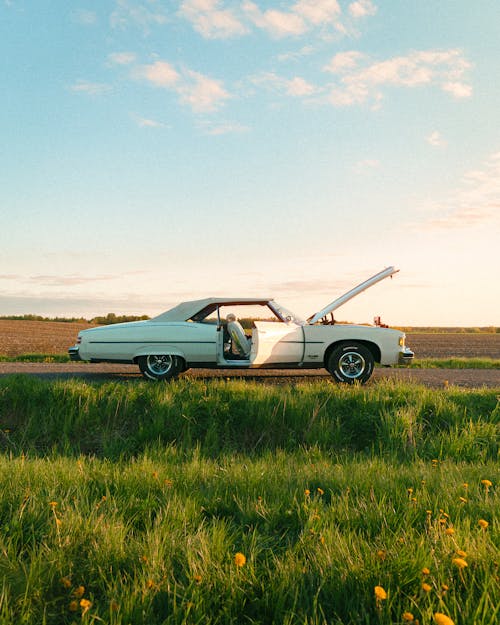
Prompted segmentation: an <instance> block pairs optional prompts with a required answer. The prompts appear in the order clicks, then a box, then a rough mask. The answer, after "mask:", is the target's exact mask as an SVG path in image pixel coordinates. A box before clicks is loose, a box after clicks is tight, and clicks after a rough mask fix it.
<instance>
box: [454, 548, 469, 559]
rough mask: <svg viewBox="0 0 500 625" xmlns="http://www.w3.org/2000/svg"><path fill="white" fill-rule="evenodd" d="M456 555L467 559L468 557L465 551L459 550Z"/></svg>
mask: <svg viewBox="0 0 500 625" xmlns="http://www.w3.org/2000/svg"><path fill="white" fill-rule="evenodd" d="M456 554H457V556H460V557H461V558H466V557H467V552H466V551H464V550H463V549H457V551H456Z"/></svg>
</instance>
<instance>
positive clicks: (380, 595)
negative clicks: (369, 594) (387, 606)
mask: <svg viewBox="0 0 500 625" xmlns="http://www.w3.org/2000/svg"><path fill="white" fill-rule="evenodd" d="M374 591H375V597H376V599H377V600H378V601H384V600H385V599H387V593H386V592H385V590H384V589H383V588H382V586H375V588H374Z"/></svg>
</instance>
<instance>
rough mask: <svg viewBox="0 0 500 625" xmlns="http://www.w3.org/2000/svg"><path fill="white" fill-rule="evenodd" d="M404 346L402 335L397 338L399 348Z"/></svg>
mask: <svg viewBox="0 0 500 625" xmlns="http://www.w3.org/2000/svg"><path fill="white" fill-rule="evenodd" d="M404 346H405V336H404V334H403V336H400V337H399V347H404Z"/></svg>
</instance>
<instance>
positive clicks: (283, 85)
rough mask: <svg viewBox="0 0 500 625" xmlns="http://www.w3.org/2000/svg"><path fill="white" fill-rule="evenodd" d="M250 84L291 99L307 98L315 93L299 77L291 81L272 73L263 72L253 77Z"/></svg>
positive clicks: (313, 88)
mask: <svg viewBox="0 0 500 625" xmlns="http://www.w3.org/2000/svg"><path fill="white" fill-rule="evenodd" d="M250 80H251V82H252V83H253V84H254V85H258V86H260V85H262V86H265V87H267V88H268V89H270V90H272V91H275V92H278V93H283V94H285V95H288V96H293V97H307V96H310V95H313V94H314V93H316V92H317V88H316V87H315V86H314V85H311V84H310V83H309V82H307V80H305V79H304V78H301V77H300V76H295V77H294V78H292V79H287V78H283V77H282V76H278V75H277V74H275V73H273V72H265V73H262V74H259V75H257V76H253V77H252V78H251V79H250Z"/></svg>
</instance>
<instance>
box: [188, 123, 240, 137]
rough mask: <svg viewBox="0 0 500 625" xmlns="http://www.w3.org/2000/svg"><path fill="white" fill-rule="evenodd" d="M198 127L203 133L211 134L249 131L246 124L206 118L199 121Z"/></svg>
mask: <svg viewBox="0 0 500 625" xmlns="http://www.w3.org/2000/svg"><path fill="white" fill-rule="evenodd" d="M198 127H199V128H200V129H201V130H202V132H203V133H204V134H206V135H212V136H217V135H228V134H238V133H244V132H249V130H250V128H249V127H248V126H244V125H243V124H238V123H235V122H213V121H207V120H204V121H201V122H199V124H198Z"/></svg>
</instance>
